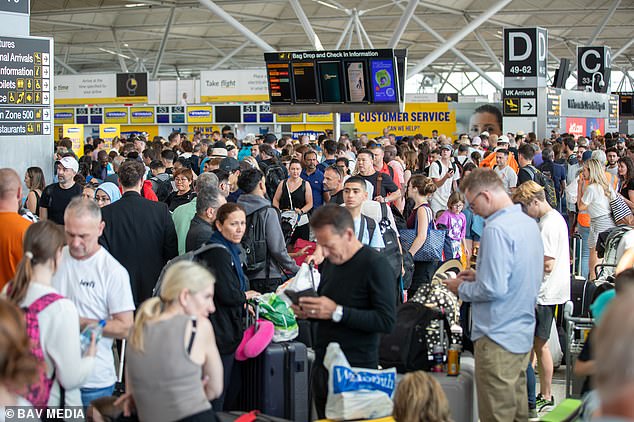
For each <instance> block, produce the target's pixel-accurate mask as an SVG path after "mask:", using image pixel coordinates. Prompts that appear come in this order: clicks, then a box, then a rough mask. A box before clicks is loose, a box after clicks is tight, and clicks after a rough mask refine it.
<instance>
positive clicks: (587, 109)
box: [561, 89, 610, 118]
mask: <svg viewBox="0 0 634 422" xmlns="http://www.w3.org/2000/svg"><path fill="white" fill-rule="evenodd" d="M609 100H610V95H608V94H596V93H593V92H584V91H571V90H567V89H565V90H562V91H561V116H562V117H599V118H607V117H608V106H609Z"/></svg>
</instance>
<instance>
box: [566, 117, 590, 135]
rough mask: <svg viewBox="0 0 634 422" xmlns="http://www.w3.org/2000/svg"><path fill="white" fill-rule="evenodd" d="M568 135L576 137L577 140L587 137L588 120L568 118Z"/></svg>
mask: <svg viewBox="0 0 634 422" xmlns="http://www.w3.org/2000/svg"><path fill="white" fill-rule="evenodd" d="M565 127H566V130H565V132H566V133H570V134H571V135H574V137H575V139H577V138H578V137H579V136H586V119H585V118H583V117H568V118H566V126H565Z"/></svg>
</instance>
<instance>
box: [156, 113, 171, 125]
mask: <svg viewBox="0 0 634 422" xmlns="http://www.w3.org/2000/svg"><path fill="white" fill-rule="evenodd" d="M169 122H170V115H169V114H157V115H156V123H169Z"/></svg>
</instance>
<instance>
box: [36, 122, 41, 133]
mask: <svg viewBox="0 0 634 422" xmlns="http://www.w3.org/2000/svg"><path fill="white" fill-rule="evenodd" d="M35 133H42V123H36V124H35Z"/></svg>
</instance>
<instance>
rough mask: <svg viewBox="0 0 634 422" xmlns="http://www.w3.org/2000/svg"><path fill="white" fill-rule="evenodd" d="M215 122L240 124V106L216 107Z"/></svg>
mask: <svg viewBox="0 0 634 422" xmlns="http://www.w3.org/2000/svg"><path fill="white" fill-rule="evenodd" d="M216 121H217V122H222V123H240V121H241V119H240V106H216Z"/></svg>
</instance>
